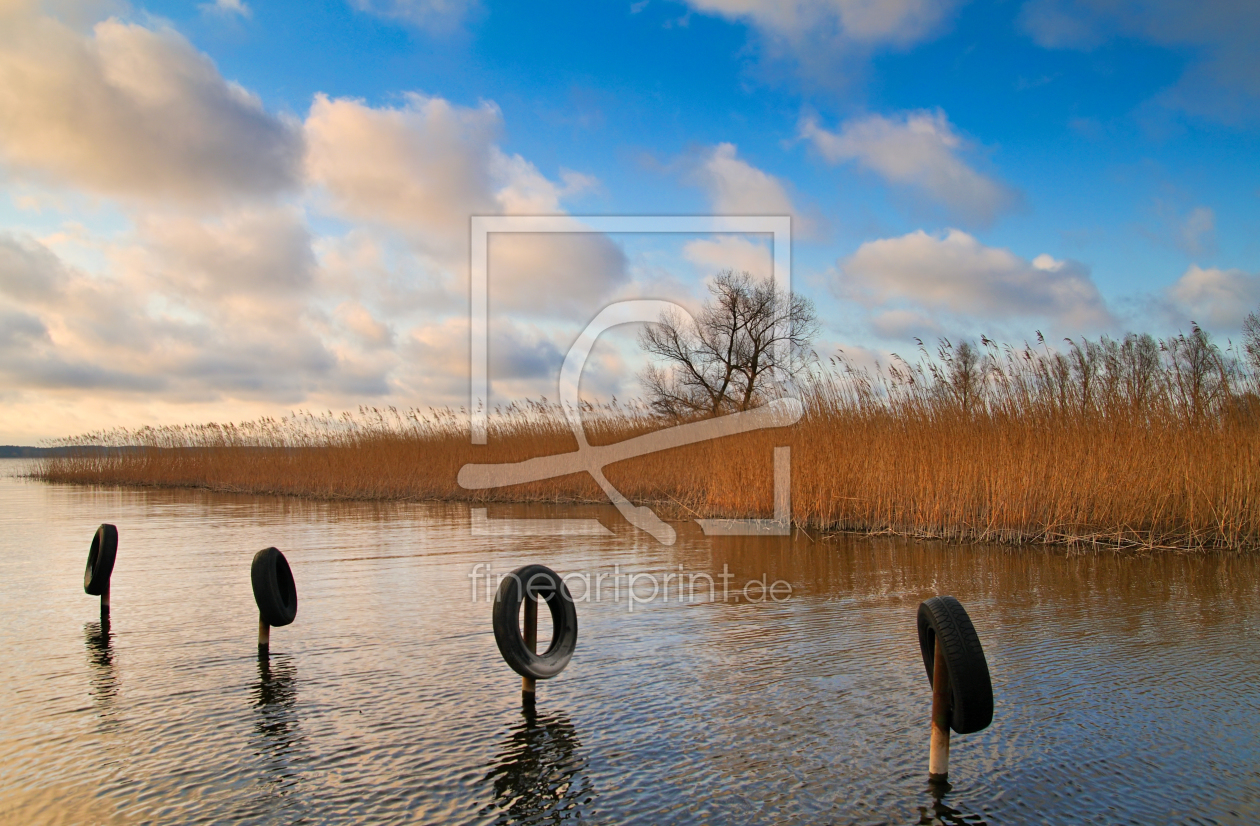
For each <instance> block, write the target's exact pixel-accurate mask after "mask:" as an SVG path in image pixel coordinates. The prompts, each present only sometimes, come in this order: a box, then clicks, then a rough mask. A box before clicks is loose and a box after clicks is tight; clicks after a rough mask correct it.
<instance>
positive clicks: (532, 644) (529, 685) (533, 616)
mask: <svg viewBox="0 0 1260 826" xmlns="http://www.w3.org/2000/svg"><path fill="white" fill-rule="evenodd" d="M523 632H524V637H525V647H526V648H528V649H529V650H530V651H534V652H537V651H538V600H537V598H535V597H534V596H533V595H532V594H529V593H526V595H525V628H524V629H523ZM534 685H535V680H534V678H533V677H521V701H522V702H524V703H526V704H527V705H528V704H532V703H533V702H534Z"/></svg>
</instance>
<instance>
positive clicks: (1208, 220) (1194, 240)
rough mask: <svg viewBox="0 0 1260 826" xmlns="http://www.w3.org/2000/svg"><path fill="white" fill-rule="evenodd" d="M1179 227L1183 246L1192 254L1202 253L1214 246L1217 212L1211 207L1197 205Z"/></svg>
mask: <svg viewBox="0 0 1260 826" xmlns="http://www.w3.org/2000/svg"><path fill="white" fill-rule="evenodd" d="M1177 229H1178V233H1177V234H1178V236H1179V238H1180V241H1181V248H1182V249H1183V250H1185V251H1186V252H1188V253H1190V254H1191V255H1201V254H1203V253H1204V252H1206V251H1208V250H1210V249H1211V248H1212V247H1213V246H1214V240H1215V236H1216V213H1215V212H1213V211H1212V210H1211V208H1210V207H1205V206H1199V207H1195V208H1194V209H1192V210H1190V214H1189V215H1187V216H1186V218H1185V220H1184V221H1182V222H1181V225H1180V226H1179V227H1178V228H1177Z"/></svg>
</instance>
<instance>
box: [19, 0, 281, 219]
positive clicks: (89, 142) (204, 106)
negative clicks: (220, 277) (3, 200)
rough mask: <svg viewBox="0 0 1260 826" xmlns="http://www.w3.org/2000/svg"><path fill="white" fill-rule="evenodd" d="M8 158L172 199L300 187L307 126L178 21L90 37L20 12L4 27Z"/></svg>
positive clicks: (89, 186) (78, 181)
mask: <svg viewBox="0 0 1260 826" xmlns="http://www.w3.org/2000/svg"><path fill="white" fill-rule="evenodd" d="M0 89H3V90H4V93H3V94H0V166H3V167H5V168H7V169H8V170H9V172H10V173H11V174H12V175H14V176H16V177H19V178H33V179H35V180H38V181H46V182H53V183H57V184H65V185H69V186H71V187H74V188H79V189H84V190H88V191H91V192H98V193H104V194H107V195H113V196H123V197H128V198H144V199H152V200H155V201H158V200H160V201H162V202H163V203H168V202H169V201H171V200H172V199H173V200H176V201H182V202H206V201H215V200H222V199H233V198H239V197H257V196H263V195H272V194H274V193H276V192H279V191H282V190H286V189H290V188H294V187H296V186H297V185H298V182H299V177H300V162H301V154H302V150H301V135H300V132H299V130H298V129H297V126H296V124H292V123H289V122H288V121H286V120H283V119H280V118H277V117H274V116H272V115H270V114H268V113H267V112H266V111H265V110H264V109H263V107H262V104H261V102H260V101H259V100H258V98H257V97H256V96H255V95H253V94H251V93H250V92H247V91H246V90H245V89H243V88H241V87H240V86H239V85H237V84H235V83H231V82H229V81H226V80H224V78H223V77H222V76H221V75H220V74H219V72H218V70H217V69H216V68H215V66H214V64H213V63H212V62H211V61H210V59H209V58H207V57H206V56H205V55H204V54H201V53H200V52H198V51H196V50H195V49H194V48H193V47H192V46H191V45H190V44H189V43H188V41H187V40H185V39H184V38H183V37H182V36H180V35H179V34H178V33H176V32H175V31H173V30H171V29H166V28H162V29H149V28H145V27H143V26H139V25H134V24H128V23H123V22H120V21H118V20H113V19H111V20H106V21H104V22H101V23H98V24H96V26H95V27H94V28H93V29H92V32H91V34H90V35H87V36H85V35H81V34H79V33H78V32H76V31H74V30H72V29H70V28H68V27H67V26H65V25H63V24H62V23H60V22H57V21H55V20H52V19H50V18H47V17H36V16H32V15H27V14H23V13H21V12H20V11H19V12H11V13H10V14H9V15H8V19H6V20H5V21H4V24H3V25H2V26H0Z"/></svg>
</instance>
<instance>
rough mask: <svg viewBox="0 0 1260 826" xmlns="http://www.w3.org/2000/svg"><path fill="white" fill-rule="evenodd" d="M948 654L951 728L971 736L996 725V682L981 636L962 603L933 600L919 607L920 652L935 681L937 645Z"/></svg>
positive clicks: (951, 600) (946, 598) (928, 672)
mask: <svg viewBox="0 0 1260 826" xmlns="http://www.w3.org/2000/svg"><path fill="white" fill-rule="evenodd" d="M938 642H939V643H940V644H941V646H942V648H943V650H944V652H945V665H946V667H947V668H948V669H949V685H950V689H951V692H950V693H951V694H952V695H953V706H952V708H951V710H950V728H952V729H953V730H954V731H956V732H958V733H959V734H971V733H972V732H976V731H980V730H981V729H983V728H987V727H988V725H989V723H992V722H993V682H992V681H991V680H990V679H989V664H988V663H987V662H986V661H985V659H984V649H983V648H981V647H980V637H979V636H978V635H977V634H976V628H975V626H974V625H972V624H971V617H969V616H967V611H966V610H965V609H964V608H963V607H962V603H960V602H959V601H958V600H956V599H954V598H953V597H932V598H931V599H928V600H924V601H923V602H922V603H920V605H919V649H920V651H922V653H923V665H924V667H925V668H927V675H928V683H929V684H931V682H932V666H933V665H934V662H933V660H934V658H935V656H936V644H937V643H938Z"/></svg>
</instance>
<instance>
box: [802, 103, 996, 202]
mask: <svg viewBox="0 0 1260 826" xmlns="http://www.w3.org/2000/svg"><path fill="white" fill-rule="evenodd" d="M800 133H801V136H802V137H804V138H807V139H808V140H809V141H810V142H811V143H812V144H813V146H814V148H815V149H816V150H817V151H818V152H819V154H820V155H822V157H823V158H824V159H826V160H827V161H828V162H830V163H833V164H838V163H842V162H845V161H856V162H857V163H858V164H859V165H861V166H862V167H864V168H866V169H869V170H871V171H873V172H875V173H876V174H878V175H879V176H880V177H882V178H883V179H884V180H886V181H888V182H889V183H891V184H895V185H898V186H907V187H912V188H914V189H916V190H918V191H920V192H922V193H924V194H926V195H927V196H929V197H930V198H932V199H933V200H934V201H936V202H937V203H938V204H941V205H943V206H945V207H946V208H948V209H949V210H950V211H951V212H952V213H954V214H956V215H958V216H961V217H964V218H966V219H968V220H971V221H974V222H977V223H981V224H988V223H990V222H992V221H993V219H994V218H995V217H996V216H997V215H998V214H999V213H1000V212H1002V211H1003V210H1004V209H1006V208H1008V207H1009V206H1011V205H1012V204H1013V203H1014V202H1015V196H1014V193H1012V192H1011V190H1009V189H1008V188H1007V187H1005V186H1003V185H1002V184H1000V183H998V182H997V181H994V180H993V179H991V178H989V177H987V176H985V175H982V174H981V173H979V172H977V171H976V170H974V169H972V168H971V167H970V166H968V165H967V164H966V163H965V162H964V161H963V160H962V158H961V157H960V154H961V153H962V151H963V150H964V148H965V145H964V141H963V139H962V138H961V137H960V136H959V135H958V133H957V132H956V131H955V130H954V128H953V126H952V125H951V124H950V122H949V120H948V119H947V118H946V117H945V113H944V112H941V111H940V110H937V111H935V112H927V111H916V112H906V113H903V114H902V115H899V116H897V117H893V118H886V117H884V116H882V115H870V116H868V117H865V118H860V119H855V120H851V121H848V122H847V123H845V124H844V125H843V126H842V127H841V129H840V131H839V132H832V131H828V130H827V129H824V128H822V127H821V126H819V125H818V123H817V121H816V120H815V119H813V118H806V119H804V120H803V121H802V122H801V127H800Z"/></svg>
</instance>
